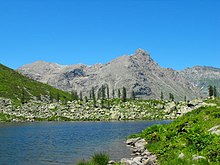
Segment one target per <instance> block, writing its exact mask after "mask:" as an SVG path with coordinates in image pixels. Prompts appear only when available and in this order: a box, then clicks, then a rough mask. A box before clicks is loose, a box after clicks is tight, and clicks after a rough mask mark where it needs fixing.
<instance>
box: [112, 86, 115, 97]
mask: <svg viewBox="0 0 220 165" xmlns="http://www.w3.org/2000/svg"><path fill="white" fill-rule="evenodd" d="M112 98H113V99H114V98H115V89H114V88H113V89H112Z"/></svg>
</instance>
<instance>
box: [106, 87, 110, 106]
mask: <svg viewBox="0 0 220 165" xmlns="http://www.w3.org/2000/svg"><path fill="white" fill-rule="evenodd" d="M106 92H107V104H108V106H107V107H108V108H109V107H110V105H109V86H108V85H107V86H106Z"/></svg>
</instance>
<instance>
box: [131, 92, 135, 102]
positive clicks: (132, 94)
mask: <svg viewBox="0 0 220 165" xmlns="http://www.w3.org/2000/svg"><path fill="white" fill-rule="evenodd" d="M131 99H132V100H135V92H134V90H132V91H131Z"/></svg>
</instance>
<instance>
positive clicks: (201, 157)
mask: <svg viewBox="0 0 220 165" xmlns="http://www.w3.org/2000/svg"><path fill="white" fill-rule="evenodd" d="M199 159H206V158H205V157H204V156H197V155H193V159H192V160H199Z"/></svg>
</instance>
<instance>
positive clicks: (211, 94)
mask: <svg viewBox="0 0 220 165" xmlns="http://www.w3.org/2000/svg"><path fill="white" fill-rule="evenodd" d="M208 91H209V96H210V97H212V96H214V89H213V87H212V86H211V85H209V87H208Z"/></svg>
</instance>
